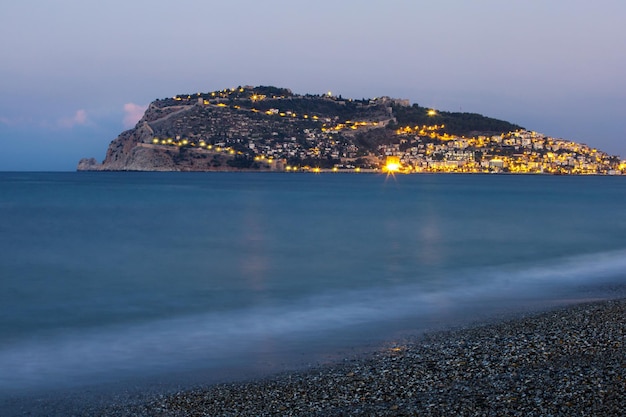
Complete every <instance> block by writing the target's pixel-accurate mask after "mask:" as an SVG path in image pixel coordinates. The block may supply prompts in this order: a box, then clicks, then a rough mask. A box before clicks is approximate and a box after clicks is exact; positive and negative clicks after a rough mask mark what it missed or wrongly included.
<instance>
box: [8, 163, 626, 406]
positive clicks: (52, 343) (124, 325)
mask: <svg viewBox="0 0 626 417" xmlns="http://www.w3.org/2000/svg"><path fill="white" fill-rule="evenodd" d="M625 207H626V180H625V179H624V178H619V177H550V176H500V175H473V176H464V175H413V176H396V177H386V176H383V175H341V174H323V175H312V174H311V175H308V174H262V173H0V369H2V373H1V374H0V393H1V394H0V397H2V396H4V397H5V398H8V397H11V396H20V395H31V394H33V393H35V394H36V393H39V392H45V391H47V390H50V389H67V390H70V391H71V390H81V389H84V388H85V387H87V386H92V385H93V384H95V385H98V384H104V383H112V384H117V383H119V382H120V381H130V382H129V383H131V384H132V383H133V382H132V381H141V382H137V384H140V385H141V384H144V383H146V381H162V380H168V381H176V378H174V377H173V375H180V376H181V377H180V381H178V382H180V383H184V381H186V380H187V381H189V375H190V373H193V374H194V375H197V376H198V380H202V381H218V380H222V379H225V378H228V377H229V375H231V377H232V375H240V376H245V375H254V374H256V373H263V372H268V371H272V370H277V369H282V368H284V367H289V366H294V365H298V364H299V365H302V364H307V363H314V362H316V361H320V360H321V361H323V360H324V358H330V357H334V356H333V354H334V353H336V352H345V351H349V349H350V348H351V347H357V346H366V345H369V346H376V345H377V344H379V343H381V341H383V340H390V339H393V338H394V337H398V335H400V334H404V333H405V332H406V331H407V330H412V331H422V330H425V329H428V328H432V327H437V326H441V325H442V324H446V323H447V324H454V323H457V322H461V321H468V320H470V321H471V319H472V318H473V317H479V316H480V317H483V316H489V314H499V313H498V312H501V311H504V310H507V309H509V310H510V309H514V308H518V309H523V308H525V307H526V306H530V305H546V304H550V303H552V304H554V303H559V302H564V300H567V299H571V298H580V297H586V296H593V295H594V294H597V293H599V292H600V291H601V289H602V288H605V287H606V286H608V285H612V284H619V285H623V284H624V283H625V282H626V277H625V272H624V271H626V210H624V208H625ZM594 288H596V289H597V290H598V291H596V292H594ZM178 382H176V383H178Z"/></svg>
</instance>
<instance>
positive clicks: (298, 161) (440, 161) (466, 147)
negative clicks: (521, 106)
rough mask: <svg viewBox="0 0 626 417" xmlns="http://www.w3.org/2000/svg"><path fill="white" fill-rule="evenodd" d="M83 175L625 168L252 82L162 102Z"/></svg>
mask: <svg viewBox="0 0 626 417" xmlns="http://www.w3.org/2000/svg"><path fill="white" fill-rule="evenodd" d="M78 169H79V170H115V171H120V170H123V171H128V170H130V171H225V170H230V171H232V170H253V171H291V172H293V171H297V172H299V171H313V172H321V171H326V170H328V171H360V172H365V171H385V170H386V171H393V172H406V173H410V172H524V173H555V174H618V173H623V172H624V171H625V170H626V164H624V163H623V162H622V163H620V161H619V158H618V157H617V156H611V155H608V154H606V153H604V152H602V151H599V150H597V149H593V148H590V147H588V146H586V145H582V144H578V143H574V142H571V141H567V140H563V139H555V138H550V137H546V136H544V135H541V134H538V133H536V132H530V131H526V130H524V129H522V128H521V127H520V126H517V125H514V124H511V123H508V122H505V121H502V120H497V119H492V118H489V117H485V116H481V115H479V114H475V113H451V112H442V111H437V110H435V109H429V108H424V107H420V106H419V105H417V104H413V105H410V103H409V101H408V100H401V99H393V98H390V97H380V98H374V99H361V100H353V99H344V98H342V97H341V96H339V97H337V96H334V95H332V93H327V94H320V95H311V94H306V95H298V94H293V93H292V92H291V90H288V89H285V88H277V87H266V86H261V87H250V86H245V87H237V88H232V89H225V90H220V91H213V92H209V93H195V94H184V95H177V96H174V97H172V98H166V99H160V100H156V101H154V102H152V103H151V104H150V106H149V107H148V109H147V110H146V112H145V114H144V116H143V118H142V119H141V120H140V121H139V122H138V123H137V125H136V126H135V128H134V129H131V130H128V131H126V132H123V133H122V134H121V135H120V136H119V137H118V138H117V139H115V140H114V141H112V142H111V144H110V146H109V149H108V151H107V155H106V158H105V160H104V161H103V163H102V164H100V163H98V162H97V161H95V159H93V158H92V159H83V160H81V161H80V163H79V166H78Z"/></svg>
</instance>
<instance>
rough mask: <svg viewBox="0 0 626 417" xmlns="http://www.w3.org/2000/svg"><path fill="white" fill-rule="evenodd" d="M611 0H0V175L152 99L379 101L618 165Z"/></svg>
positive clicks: (114, 130)
mask: <svg viewBox="0 0 626 417" xmlns="http://www.w3.org/2000/svg"><path fill="white" fill-rule="evenodd" d="M624 16H626V1H623V0H596V1H594V2H591V1H589V0H585V1H582V0H550V1H546V0H507V1H502V0H473V1H467V0H438V1H431V2H423V1H416V0H385V1H382V0H333V1H330V0H318V1H315V2H309V1H306V2H305V1H281V0H265V1H252V0H250V1H248V0H229V1H212V0H195V1H191V0H179V1H171V0H167V1H165V0H149V1H148V0H107V1H94V0H55V1H50V0H20V1H3V2H1V3H0V171H73V170H75V169H76V165H77V163H78V160H79V159H80V158H82V157H95V158H96V159H98V160H103V159H104V157H105V155H106V149H107V147H108V144H109V143H110V142H111V140H113V139H115V138H116V137H117V136H118V135H119V134H120V133H121V132H122V131H124V130H125V129H128V128H130V127H132V126H133V125H134V124H135V122H136V121H137V120H138V119H139V118H140V117H141V115H142V113H143V110H144V109H145V107H146V106H147V105H148V104H149V103H150V102H151V101H153V100H155V99H157V98H165V97H171V96H174V95H176V94H186V93H197V92H208V91H214V90H221V89H224V88H231V87H236V86H239V85H274V86H278V87H286V88H290V89H291V90H292V91H293V92H294V93H300V94H306V93H312V94H318V93H325V92H327V91H332V93H333V94H336V95H342V96H343V97H344V98H355V99H360V98H372V97H379V96H383V95H386V96H391V97H395V98H405V99H409V100H410V101H411V103H418V104H419V105H421V106H425V107H433V108H436V109H439V110H445V111H463V112H472V113H481V114H483V115H486V116H489V117H495V118H498V119H503V120H507V121H509V122H512V123H516V124H518V125H521V126H523V127H525V128H527V129H529V130H534V131H537V132H541V133H544V134H546V135H549V136H552V137H558V138H564V139H568V140H573V141H577V142H582V143H586V144H588V145H590V146H593V147H596V148H598V149H600V150H603V151H606V152H608V153H610V154H612V155H620V156H621V157H622V158H626V76H624V74H626V25H624V24H623V20H624Z"/></svg>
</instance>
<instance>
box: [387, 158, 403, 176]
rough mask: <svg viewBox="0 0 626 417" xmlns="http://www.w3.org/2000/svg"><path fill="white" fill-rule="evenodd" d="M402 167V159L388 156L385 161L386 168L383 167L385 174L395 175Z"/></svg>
mask: <svg viewBox="0 0 626 417" xmlns="http://www.w3.org/2000/svg"><path fill="white" fill-rule="evenodd" d="M400 168H402V165H401V164H400V158H398V157H397V156H388V157H387V159H386V160H385V166H384V167H383V171H384V172H388V173H390V174H393V173H394V172H398V171H400Z"/></svg>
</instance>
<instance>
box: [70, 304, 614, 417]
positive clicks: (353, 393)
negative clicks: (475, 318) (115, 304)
mask: <svg viewBox="0 0 626 417" xmlns="http://www.w3.org/2000/svg"><path fill="white" fill-rule="evenodd" d="M625 319H626V299H620V300H609V301H601V302H588V303H584V304H577V305H573V306H569V307H565V308H559V309H556V310H552V311H549V312H544V313H539V314H533V315H525V316H523V317H519V318H516V319H514V320H508V321H505V322H500V323H489V324H483V325H478V326H473V327H470V328H464V329H456V330H450V331H443V332H436V333H432V334H426V335H423V336H420V337H417V338H415V339H414V340H409V341H403V342H401V343H399V342H396V343H394V344H391V345H389V346H386V347H385V348H383V349H381V350H379V351H377V352H375V353H372V354H370V355H367V356H364V357H362V358H358V359H349V360H344V361H343V362H340V363H337V364H334V365H330V366H322V367H318V368H312V369H308V370H305V371H299V372H288V373H283V374H280V375H277V376H273V377H269V378H267V379H262V380H255V381H249V382H238V383H229V384H220V385H214V386H208V387H203V388H198V389H194V390H188V391H181V392H178V393H173V394H168V395H160V396H156V397H153V398H151V399H149V400H147V401H145V402H142V403H139V404H132V405H128V404H126V405H123V406H121V405H118V406H109V407H106V408H104V409H98V410H94V409H91V410H85V411H84V414H81V415H100V416H164V417H165V416H359V415H362V416H418V415H419V416H443V415H448V416H450V415H456V416H574V415H576V416H618V415H619V416H623V415H624V410H626V321H625Z"/></svg>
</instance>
